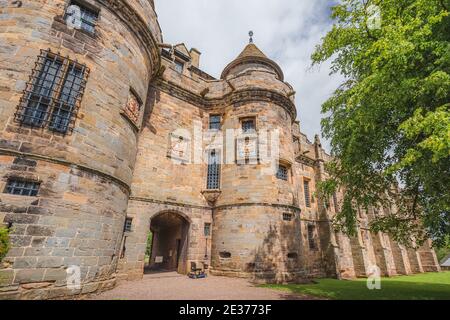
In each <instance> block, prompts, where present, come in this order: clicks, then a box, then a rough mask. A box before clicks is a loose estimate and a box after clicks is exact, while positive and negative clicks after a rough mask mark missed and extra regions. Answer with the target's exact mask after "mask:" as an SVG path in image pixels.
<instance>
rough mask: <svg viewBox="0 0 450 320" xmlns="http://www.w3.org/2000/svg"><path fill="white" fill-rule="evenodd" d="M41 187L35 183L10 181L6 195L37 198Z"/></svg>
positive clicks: (7, 184)
mask: <svg viewBox="0 0 450 320" xmlns="http://www.w3.org/2000/svg"><path fill="white" fill-rule="evenodd" d="M39 186H40V183H39V182H35V181H25V180H20V179H9V180H8V182H7V183H6V189H5V193H9V194H16V195H21V196H30V197H35V196H37V194H38V191H39Z"/></svg>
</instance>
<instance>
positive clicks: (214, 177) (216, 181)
mask: <svg viewBox="0 0 450 320" xmlns="http://www.w3.org/2000/svg"><path fill="white" fill-rule="evenodd" d="M206 188H207V189H208V190H215V189H220V162H219V153H218V152H217V151H216V150H211V151H209V153H208V174H207V186H206Z"/></svg>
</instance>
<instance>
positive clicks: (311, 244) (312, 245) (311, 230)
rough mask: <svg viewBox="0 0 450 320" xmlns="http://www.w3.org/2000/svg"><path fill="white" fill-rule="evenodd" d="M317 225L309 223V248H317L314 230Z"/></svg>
mask: <svg viewBox="0 0 450 320" xmlns="http://www.w3.org/2000/svg"><path fill="white" fill-rule="evenodd" d="M315 229H316V227H315V226H314V225H312V224H309V225H308V243H309V249H311V250H315V249H316V242H315V240H314V231H315Z"/></svg>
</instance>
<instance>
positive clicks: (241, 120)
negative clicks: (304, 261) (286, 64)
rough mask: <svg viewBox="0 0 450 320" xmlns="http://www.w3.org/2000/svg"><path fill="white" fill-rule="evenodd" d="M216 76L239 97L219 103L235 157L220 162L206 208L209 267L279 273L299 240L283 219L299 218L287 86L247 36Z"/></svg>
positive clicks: (293, 262) (289, 269)
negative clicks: (211, 204) (213, 196)
mask: <svg viewBox="0 0 450 320" xmlns="http://www.w3.org/2000/svg"><path fill="white" fill-rule="evenodd" d="M222 79H224V80H225V81H227V82H229V83H230V84H231V86H232V87H233V88H234V89H235V92H239V96H240V97H241V100H239V99H237V100H236V101H234V102H233V103H231V104H230V105H228V106H226V107H225V111H224V115H223V119H224V120H223V130H225V131H226V130H229V129H233V130H234V132H235V137H234V138H235V150H236V161H235V162H234V163H230V162H228V161H226V162H225V164H224V165H223V168H222V170H221V172H222V183H221V195H220V197H219V198H218V200H217V202H216V207H215V209H214V213H213V219H214V224H213V243H212V255H211V257H212V262H211V263H212V268H213V272H214V273H215V274H222V275H235V276H246V277H247V276H260V277H261V278H264V279H270V278H276V279H278V278H283V279H285V278H286V277H288V275H289V274H292V273H293V272H295V270H297V268H298V252H297V251H298V248H300V245H299V239H300V237H298V236H293V237H289V238H286V236H285V234H286V233H287V234H291V235H295V234H296V232H297V233H298V232H299V230H300V229H299V228H296V227H298V226H297V225H296V224H293V223H291V224H286V223H285V220H284V219H292V220H295V221H296V222H297V221H299V220H297V219H298V218H299V209H298V199H297V196H296V195H297V194H298V192H297V191H296V190H295V185H294V179H293V173H292V168H291V167H292V165H293V163H294V150H293V143H292V123H293V121H294V120H295V106H294V104H293V103H292V101H291V99H290V97H289V93H290V92H292V88H291V87H290V86H289V85H288V84H286V83H285V82H283V72H282V71H281V69H280V67H279V66H278V65H277V64H276V63H275V62H273V61H272V60H270V59H269V58H267V57H266V55H264V53H262V51H261V50H259V49H258V47H257V46H256V45H255V44H253V43H250V44H248V45H247V46H246V47H245V48H244V50H243V51H242V53H241V54H240V55H239V56H238V57H237V58H236V59H235V60H234V61H232V62H231V63H230V64H229V65H228V66H227V67H226V68H225V70H224V71H223V73H222ZM227 139H228V136H227ZM227 141H228V140H227ZM227 148H229V146H227ZM245 152H248V154H247V155H246V154H245ZM228 155H229V151H228V150H227V157H228Z"/></svg>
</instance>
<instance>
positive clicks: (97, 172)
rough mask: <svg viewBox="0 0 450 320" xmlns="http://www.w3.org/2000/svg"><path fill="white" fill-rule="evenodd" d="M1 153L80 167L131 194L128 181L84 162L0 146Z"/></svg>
mask: <svg viewBox="0 0 450 320" xmlns="http://www.w3.org/2000/svg"><path fill="white" fill-rule="evenodd" d="M0 155H7V156H12V157H21V158H26V159H33V160H38V161H46V162H51V163H56V164H59V165H63V166H66V167H69V168H74V169H79V170H82V171H86V172H90V173H92V174H94V175H97V176H99V177H102V178H105V179H107V180H110V181H113V182H115V183H116V184H118V185H119V186H120V187H122V188H123V189H125V191H126V193H127V194H130V193H131V191H130V186H129V185H128V183H126V182H125V181H123V180H121V179H119V178H116V177H114V176H112V175H110V174H108V173H105V172H103V171H100V170H97V169H94V168H91V167H88V166H85V165H82V164H77V163H74V162H71V161H67V160H63V159H58V158H52V157H48V156H44V155H40V154H34V153H27V152H21V151H17V150H10V149H3V148H0Z"/></svg>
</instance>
